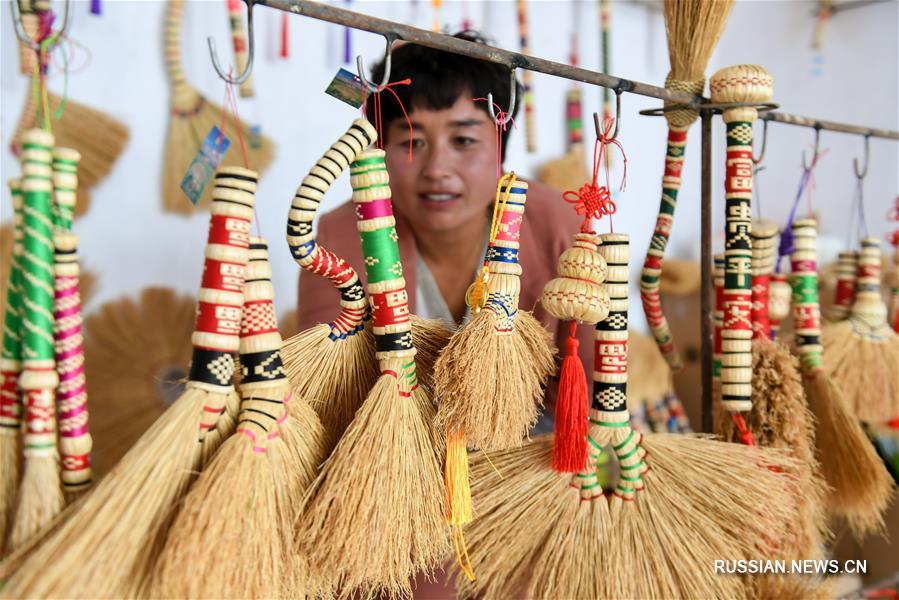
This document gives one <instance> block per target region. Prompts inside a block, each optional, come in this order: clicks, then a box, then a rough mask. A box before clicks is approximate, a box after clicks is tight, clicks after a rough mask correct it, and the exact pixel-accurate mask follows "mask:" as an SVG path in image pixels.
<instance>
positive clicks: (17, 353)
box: [0, 179, 24, 556]
mask: <svg viewBox="0 0 899 600" xmlns="http://www.w3.org/2000/svg"><path fill="white" fill-rule="evenodd" d="M9 189H10V192H11V193H12V205H13V210H14V211H15V217H14V222H13V230H12V232H11V233H12V237H13V238H14V241H13V244H12V245H13V248H12V253H11V254H12V255H11V257H10V263H9V271H8V273H9V275H8V283H7V286H6V305H5V308H4V311H3V347H2V354H0V486H2V487H0V556H3V555H4V554H5V552H4V547H5V546H6V537H7V533H8V530H9V526H10V525H11V524H12V518H13V514H14V510H15V506H16V493H17V490H18V487H19V475H20V473H19V471H20V468H19V467H20V464H19V463H20V461H21V455H20V453H19V452H20V447H19V429H20V428H21V423H22V408H21V404H20V399H19V394H20V391H19V375H20V374H21V371H22V341H21V334H20V325H21V319H22V309H23V306H22V294H23V292H24V289H23V288H24V281H23V279H22V273H21V268H22V265H21V262H22V238H23V235H24V234H23V229H22V218H23V217H22V190H21V184H20V182H19V180H18V179H11V180H10V181H9Z"/></svg>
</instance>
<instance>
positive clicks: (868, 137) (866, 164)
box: [852, 133, 871, 181]
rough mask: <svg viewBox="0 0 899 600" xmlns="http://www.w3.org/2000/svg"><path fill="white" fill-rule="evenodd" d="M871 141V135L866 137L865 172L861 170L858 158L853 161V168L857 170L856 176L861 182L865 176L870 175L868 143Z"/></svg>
mask: <svg viewBox="0 0 899 600" xmlns="http://www.w3.org/2000/svg"><path fill="white" fill-rule="evenodd" d="M870 139H871V134H870V133H869V134H868V135H866V136H865V168H864V170H859V168H858V159H857V158H853V159H852V168H853V169H854V170H855V176H856V177H857V178H858V180H859V181H861V180H862V179H864V178H865V176H867V175H868V164H869V163H868V158H869V154H868V145H869V144H868V142H869V141H870Z"/></svg>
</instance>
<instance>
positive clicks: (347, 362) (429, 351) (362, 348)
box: [282, 119, 450, 450]
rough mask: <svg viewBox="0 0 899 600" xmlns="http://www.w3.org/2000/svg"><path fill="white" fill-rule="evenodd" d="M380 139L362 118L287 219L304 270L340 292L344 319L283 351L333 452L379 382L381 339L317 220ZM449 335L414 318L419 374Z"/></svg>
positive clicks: (425, 374)
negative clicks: (320, 239)
mask: <svg viewBox="0 0 899 600" xmlns="http://www.w3.org/2000/svg"><path fill="white" fill-rule="evenodd" d="M375 139H377V132H376V131H375V128H374V127H373V126H372V125H371V123H369V122H368V121H367V120H365V119H356V120H355V121H353V124H352V125H351V126H350V128H349V129H348V130H347V132H346V133H345V134H344V135H342V136H341V137H340V139H339V140H337V142H335V143H334V144H333V145H332V146H331V148H329V149H328V151H327V152H325V154H324V155H323V156H322V157H321V158H320V159H319V160H318V162H316V164H315V166H314V167H312V169H311V170H310V171H309V174H308V175H307V176H306V177H305V178H304V179H303V183H302V184H301V185H300V187H299V188H298V189H297V191H296V194H295V195H294V198H293V202H292V203H291V207H290V213H289V214H288V218H287V243H288V245H289V246H290V252H291V254H293V257H294V260H296V261H297V264H299V265H300V266H301V267H303V268H304V269H306V270H307V271H309V272H310V273H314V274H316V275H320V276H322V277H326V278H328V279H329V280H330V281H331V282H332V283H333V284H334V287H336V288H337V290H338V291H339V292H340V314H339V315H338V316H337V318H336V319H334V320H333V321H332V322H331V323H327V324H321V325H317V326H315V327H312V328H310V329H308V330H306V331H303V332H300V333H299V334H297V335H295V336H293V337H292V338H290V339H288V340H287V341H286V342H285V343H284V347H283V349H282V353H283V356H284V365H285V368H286V369H287V376H288V377H289V378H290V380H291V382H292V383H293V385H294V389H295V390H296V391H297V393H298V394H299V395H300V396H302V397H303V398H308V399H309V402H310V403H311V404H312V406H313V407H314V408H315V409H316V411H317V412H318V414H319V416H320V417H321V419H322V424H323V425H324V427H325V431H326V434H327V436H328V449H329V450H330V449H332V448H333V447H334V445H335V444H337V440H338V439H340V436H341V435H342V434H343V432H344V431H345V430H346V428H347V426H348V425H349V424H350V421H352V420H353V415H355V414H356V411H357V410H358V409H359V407H360V406H361V405H362V402H363V401H364V400H365V398H366V396H367V395H368V392H369V390H370V389H371V388H372V386H373V385H374V383H375V381H377V379H378V363H377V359H376V358H375V339H374V335H373V334H372V332H371V329H370V328H369V327H366V324H367V323H368V322H369V321H370V319H371V312H370V309H369V306H368V299H367V298H366V296H365V290H364V289H363V287H362V283H361V282H360V281H359V276H358V274H357V273H356V270H355V269H354V268H353V267H351V266H350V265H349V263H347V262H346V261H345V260H344V259H342V258H340V257H339V256H336V255H335V254H333V253H332V252H330V251H329V250H328V249H326V248H324V247H322V246H321V245H319V244H318V243H317V241H316V239H315V237H314V236H313V234H312V223H313V221H314V220H315V215H316V213H317V212H318V208H319V205H320V203H321V201H322V199H323V198H324V195H325V194H326V193H327V191H328V188H330V186H331V184H332V183H333V182H334V180H335V179H337V177H339V176H340V174H341V173H342V172H343V171H344V170H345V169H346V168H347V167H348V166H349V164H350V163H351V162H353V161H354V160H356V158H357V157H358V156H359V154H360V153H361V152H362V151H363V150H364V149H365V148H367V147H368V146H369V145H371V144H373V143H374V141H375ZM449 336H450V332H449V330H448V329H447V328H446V326H445V325H444V324H442V323H440V322H439V321H431V320H427V319H419V318H417V317H415V316H413V318H412V337H413V341H414V342H415V348H416V350H417V351H418V354H416V361H415V362H416V364H417V365H418V373H419V375H420V377H421V379H422V380H423V381H424V382H429V381H430V379H431V374H432V373H433V365H434V362H435V361H436V360H437V354H438V353H439V352H440V350H442V349H443V347H444V346H445V345H446V342H447V340H449Z"/></svg>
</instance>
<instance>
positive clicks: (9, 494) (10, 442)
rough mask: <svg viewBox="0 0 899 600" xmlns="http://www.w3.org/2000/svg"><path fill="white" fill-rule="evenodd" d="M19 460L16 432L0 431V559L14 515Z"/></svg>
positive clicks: (15, 430) (11, 430)
mask: <svg viewBox="0 0 899 600" xmlns="http://www.w3.org/2000/svg"><path fill="white" fill-rule="evenodd" d="M19 460H20V454H19V432H18V430H17V429H11V428H6V427H4V428H3V429H0V466H2V468H0V557H2V556H6V537H7V534H8V532H9V527H10V525H12V519H13V515H14V514H15V508H16V490H17V489H18V487H19Z"/></svg>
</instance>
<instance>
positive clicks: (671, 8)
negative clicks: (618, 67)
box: [640, 0, 733, 371]
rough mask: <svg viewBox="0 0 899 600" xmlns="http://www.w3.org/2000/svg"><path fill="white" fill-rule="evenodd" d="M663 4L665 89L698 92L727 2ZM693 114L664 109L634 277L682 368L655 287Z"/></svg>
mask: <svg viewBox="0 0 899 600" xmlns="http://www.w3.org/2000/svg"><path fill="white" fill-rule="evenodd" d="M664 6H665V31H666V33H667V35H668V57H669V59H670V61H671V70H670V71H669V72H668V76H667V77H666V78H665V87H666V88H669V89H673V90H678V91H682V92H690V93H693V94H702V92H703V90H704V89H705V75H704V73H705V69H706V66H707V65H708V63H709V58H710V57H711V56H712V51H713V50H714V49H715V46H716V45H717V44H718V39H719V38H720V37H721V33H722V32H723V31H724V25H725V23H727V17H728V15H730V10H731V8H732V7H733V0H715V1H714V2H709V1H708V0H665V5H664ZM666 105H667V103H666ZM668 108H670V106H668ZM697 118H699V111H697V110H688V109H680V110H670V111H668V112H665V120H666V121H668V146H667V149H666V151H665V174H664V175H663V176H662V199H661V203H660V204H659V214H658V216H657V217H656V225H655V231H654V232H653V235H652V240H651V241H650V244H649V249H648V250H647V251H646V258H645V259H644V261H643V271H642V275H641V277H640V299H641V300H642V302H643V311H644V312H645V313H646V320H647V321H648V323H649V328H650V330H651V331H652V335H653V337H654V338H655V339H656V343H657V344H658V346H659V350H660V351H661V352H662V355H663V356H664V357H665V360H666V361H668V364H669V365H670V366H671V369H672V370H673V371H677V370H678V369H680V368H681V367H683V361H682V360H681V357H680V354H678V352H677V349H676V348H675V346H674V339H673V337H672V335H671V328H670V327H669V325H668V321H667V319H666V318H665V315H664V314H663V313H662V303H661V298H660V296H659V287H660V281H661V274H662V259H663V258H664V256H665V248H666V247H667V246H668V238H669V236H670V235H671V227H672V225H673V224H674V209H675V208H676V206H677V195H678V193H679V192H680V186H681V171H682V170H683V166H684V157H685V156H686V145H687V130H688V129H689V128H690V125H692V124H693V122H694V121H696V119H697Z"/></svg>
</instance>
